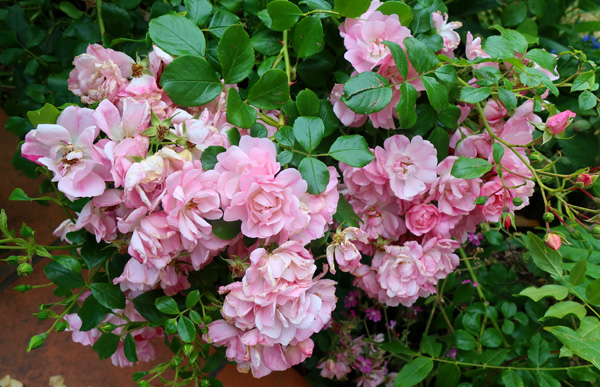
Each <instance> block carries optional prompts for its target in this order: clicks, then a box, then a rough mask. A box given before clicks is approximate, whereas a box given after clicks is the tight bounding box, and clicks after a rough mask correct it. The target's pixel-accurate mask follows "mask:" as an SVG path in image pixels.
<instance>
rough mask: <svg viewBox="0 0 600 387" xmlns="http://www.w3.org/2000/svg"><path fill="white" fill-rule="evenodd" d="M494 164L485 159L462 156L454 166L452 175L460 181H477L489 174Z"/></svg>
mask: <svg viewBox="0 0 600 387" xmlns="http://www.w3.org/2000/svg"><path fill="white" fill-rule="evenodd" d="M490 169H492V164H490V163H488V162H487V161H486V160H484V159H478V158H471V157H467V156H460V157H459V158H458V159H457V160H456V161H455V162H454V165H453V166H452V171H451V174H452V176H454V177H457V178H459V179H477V178H478V177H481V176H483V175H485V174H486V173H488V171H489V170H490Z"/></svg>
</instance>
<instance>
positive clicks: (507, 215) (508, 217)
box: [503, 214, 512, 230]
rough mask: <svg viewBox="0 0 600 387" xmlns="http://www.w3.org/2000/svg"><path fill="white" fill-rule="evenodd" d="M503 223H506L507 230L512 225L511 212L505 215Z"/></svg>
mask: <svg viewBox="0 0 600 387" xmlns="http://www.w3.org/2000/svg"><path fill="white" fill-rule="evenodd" d="M503 223H504V228H505V229H507V230H508V229H509V228H510V226H512V219H511V216H510V215H509V214H506V216H505V217H504V222H503Z"/></svg>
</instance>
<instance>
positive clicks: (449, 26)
mask: <svg viewBox="0 0 600 387" xmlns="http://www.w3.org/2000/svg"><path fill="white" fill-rule="evenodd" d="M431 21H432V22H433V28H435V29H436V30H437V33H438V34H439V35H440V36H441V37H442V38H443V39H444V48H445V49H444V51H447V52H451V51H453V50H454V49H456V48H457V47H458V45H459V44H460V36H459V35H458V33H457V32H456V31H454V30H455V29H457V28H460V27H462V23H461V22H450V23H448V14H446V13H444V15H443V16H442V13H441V12H440V11H437V12H434V13H432V14H431Z"/></svg>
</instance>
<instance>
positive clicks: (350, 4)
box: [333, 0, 371, 18]
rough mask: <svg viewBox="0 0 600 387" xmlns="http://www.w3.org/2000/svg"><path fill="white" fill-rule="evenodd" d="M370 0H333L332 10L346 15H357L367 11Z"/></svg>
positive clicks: (354, 16)
mask: <svg viewBox="0 0 600 387" xmlns="http://www.w3.org/2000/svg"><path fill="white" fill-rule="evenodd" d="M370 5H371V1H369V0H335V1H334V7H333V10H334V11H336V12H338V13H339V14H341V15H342V16H346V17H353V18H356V17H359V16H360V15H362V14H363V13H365V12H367V10H368V9H369V6H370Z"/></svg>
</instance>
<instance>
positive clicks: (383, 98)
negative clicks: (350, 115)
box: [342, 71, 392, 114]
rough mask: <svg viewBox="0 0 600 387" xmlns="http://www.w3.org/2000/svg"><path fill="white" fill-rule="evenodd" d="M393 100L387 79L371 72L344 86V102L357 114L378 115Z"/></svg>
mask: <svg viewBox="0 0 600 387" xmlns="http://www.w3.org/2000/svg"><path fill="white" fill-rule="evenodd" d="M391 100H392V89H391V88H390V84H389V82H388V81H387V79H385V78H384V77H382V76H381V75H379V74H376V73H373V72H371V71H365V72H363V73H360V74H358V75H356V76H354V77H352V78H350V79H349V80H348V81H347V82H346V84H345V85H344V96H343V97H342V102H344V103H345V104H346V105H347V106H348V107H349V108H350V109H352V111H354V112H356V113H360V114H371V113H376V112H378V111H381V110H383V109H384V108H385V107H386V106H387V105H388V104H389V103H390V101H391Z"/></svg>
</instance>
